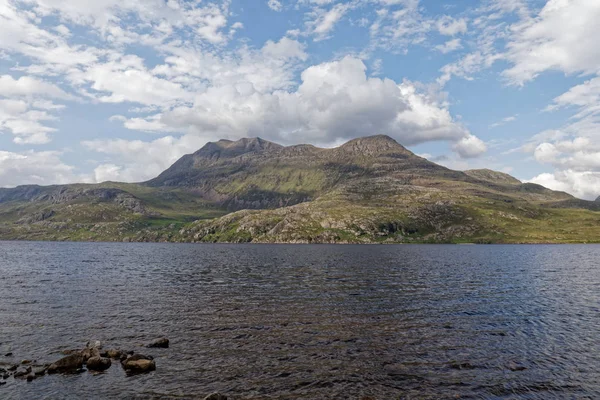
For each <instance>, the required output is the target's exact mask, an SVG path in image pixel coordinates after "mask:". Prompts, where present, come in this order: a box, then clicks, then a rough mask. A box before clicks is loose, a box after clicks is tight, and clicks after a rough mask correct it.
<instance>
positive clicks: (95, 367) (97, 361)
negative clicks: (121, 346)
mask: <svg viewBox="0 0 600 400" xmlns="http://www.w3.org/2000/svg"><path fill="white" fill-rule="evenodd" d="M111 364H112V363H111V361H110V358H107V357H100V356H93V357H90V358H88V360H87V362H86V367H87V369H89V370H90V371H105V370H107V369H109V368H110V366H111Z"/></svg>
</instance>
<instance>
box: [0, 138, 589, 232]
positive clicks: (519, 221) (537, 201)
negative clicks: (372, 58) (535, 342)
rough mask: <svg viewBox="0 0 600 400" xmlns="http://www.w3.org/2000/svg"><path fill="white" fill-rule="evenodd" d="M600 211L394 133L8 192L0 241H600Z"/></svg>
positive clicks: (199, 154) (225, 148)
mask: <svg viewBox="0 0 600 400" xmlns="http://www.w3.org/2000/svg"><path fill="white" fill-rule="evenodd" d="M599 210H600V204H599V203H598V202H589V201H585V200H580V199H576V198H575V197H573V196H571V195H569V194H567V193H564V192H556V191H552V190H550V189H547V188H544V187H543V186H540V185H535V184H531V183H522V182H520V181H519V180H517V179H516V178H514V177H512V176H510V175H508V174H505V173H502V172H498V171H492V170H488V169H480V170H468V171H454V170H451V169H448V168H446V167H443V166H441V165H438V164H435V163H433V162H431V161H429V160H426V159H424V158H422V157H419V156H417V155H415V154H414V153H412V152H411V151H410V150H408V149H406V148H405V147H404V146H402V145H401V144H400V143H398V142H396V141H395V140H394V139H392V138H391V137H389V136H385V135H374V136H367V137H363V138H356V139H352V140H349V141H348V142H346V143H344V144H342V145H340V146H338V147H334V148H319V147H316V146H313V145H306V144H304V145H302V144H301V145H292V146H282V145H280V144H277V143H273V142H270V141H267V140H264V139H261V138H258V137H257V138H243V139H240V140H236V141H231V140H226V139H223V140H219V141H217V142H209V143H207V144H206V145H205V146H203V147H202V148H200V149H198V150H197V151H195V152H194V153H190V154H187V155H185V156H183V157H181V158H180V159H179V160H177V161H176V162H175V163H174V164H173V165H172V166H171V167H169V168H168V169H166V170H165V171H163V172H162V173H161V174H159V175H158V176H157V177H156V178H154V179H151V180H149V181H146V182H140V183H135V184H127V183H119V182H105V183H102V184H72V185H54V186H35V185H26V186H20V187H17V188H13V189H0V239H33V240H124V241H191V242H213V241H217V242H247V241H251V242H294V243H296V242H300V243H311V242H312V243H315V242H316V243H423V242H427V243H429V242H434V243H440V242H441V243H459V242H486V243H487V242H491V243H515V242H518V243H520V242H550V243H554V242H588V241H600V213H598V211H599Z"/></svg>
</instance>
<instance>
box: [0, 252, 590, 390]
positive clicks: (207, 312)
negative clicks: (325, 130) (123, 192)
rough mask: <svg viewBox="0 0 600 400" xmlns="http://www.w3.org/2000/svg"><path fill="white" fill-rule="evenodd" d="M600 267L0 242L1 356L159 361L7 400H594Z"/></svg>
mask: <svg viewBox="0 0 600 400" xmlns="http://www.w3.org/2000/svg"><path fill="white" fill-rule="evenodd" d="M599 264H600V246H592V245H587V246H540V245H537V246H442V245H440V246H437V245H425V246H419V245H414V246H413V245H398V246H335V245H185V244H181V245H179V244H98V243H31V242H0V343H1V344H0V363H8V362H18V361H20V360H22V359H37V360H38V361H40V362H51V361H54V360H55V359H57V358H59V357H60V354H59V352H60V351H61V350H63V349H66V348H73V347H81V346H83V345H85V343H86V342H87V341H89V340H101V341H102V342H103V343H104V345H105V347H119V348H123V349H136V350H138V351H140V352H143V353H146V354H151V355H153V356H154V357H155V360H156V365H157V370H156V371H155V372H153V373H150V374H147V375H138V376H133V377H127V376H126V375H125V373H124V372H123V370H122V369H121V367H120V366H119V365H113V367H112V368H111V369H109V370H108V371H107V372H106V373H104V374H100V375H92V374H90V373H83V374H80V375H71V376H56V375H54V376H46V377H43V378H40V379H37V380H35V381H33V382H31V383H27V382H24V381H14V380H12V378H11V379H9V380H8V384H6V385H4V386H0V398H2V399H12V398H15V399H19V398H23V399H34V398H35V399H43V398H48V399H60V398H87V399H89V398H193V399H195V398H202V397H204V396H205V395H206V394H208V393H210V392H214V391H218V392H222V393H225V394H227V395H229V396H230V397H231V398H233V399H361V398H363V397H367V396H369V397H372V398H374V399H398V398H400V399H417V398H418V399H420V398H425V399H444V398H465V399H467V398H472V399H482V398H485V399H488V398H489V399H496V398H497V399H512V398H527V399H549V398H561V399H562V398H577V399H585V398H590V399H592V398H600V351H599V350H600V349H598V343H599V336H600V272H599V269H598V267H599ZM161 336H166V337H168V338H169V339H170V340H171V347H170V348H169V349H144V348H142V347H139V346H140V345H143V344H144V343H147V342H149V341H151V340H152V339H155V338H157V337H161ZM9 351H10V352H12V353H13V354H14V355H13V357H4V356H3V355H4V354H5V353H7V352H9ZM515 367H519V368H515ZM521 368H526V369H524V370H521V371H514V369H521Z"/></svg>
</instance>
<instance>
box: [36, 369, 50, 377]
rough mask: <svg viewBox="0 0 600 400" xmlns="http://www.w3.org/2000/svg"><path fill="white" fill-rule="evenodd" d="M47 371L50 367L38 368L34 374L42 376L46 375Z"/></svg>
mask: <svg viewBox="0 0 600 400" xmlns="http://www.w3.org/2000/svg"><path fill="white" fill-rule="evenodd" d="M46 370H48V367H37V368H34V369H33V373H34V374H35V375H36V376H42V375H45V374H46Z"/></svg>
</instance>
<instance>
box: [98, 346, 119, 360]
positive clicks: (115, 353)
mask: <svg viewBox="0 0 600 400" xmlns="http://www.w3.org/2000/svg"><path fill="white" fill-rule="evenodd" d="M123 354H125V352H123V351H122V350H118V349H109V350H106V351H104V352H102V354H101V355H102V357H108V358H112V359H115V360H120V359H121V356H123Z"/></svg>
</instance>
